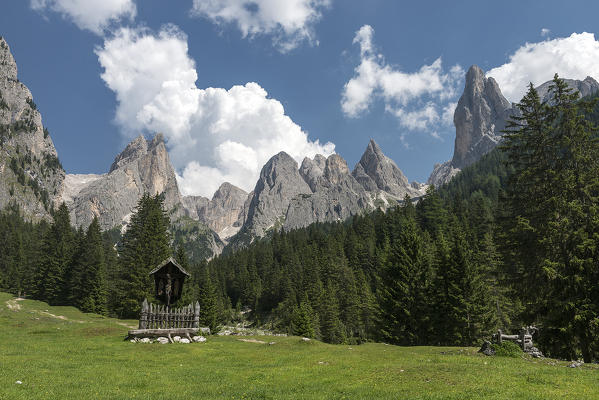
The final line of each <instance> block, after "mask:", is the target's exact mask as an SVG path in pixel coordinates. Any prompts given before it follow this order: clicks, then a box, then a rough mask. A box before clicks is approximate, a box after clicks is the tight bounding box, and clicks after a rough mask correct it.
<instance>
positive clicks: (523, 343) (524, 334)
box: [493, 328, 536, 351]
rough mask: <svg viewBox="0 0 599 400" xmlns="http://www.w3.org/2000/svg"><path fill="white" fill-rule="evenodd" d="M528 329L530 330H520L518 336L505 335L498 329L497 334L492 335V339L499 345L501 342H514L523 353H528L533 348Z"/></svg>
mask: <svg viewBox="0 0 599 400" xmlns="http://www.w3.org/2000/svg"><path fill="white" fill-rule="evenodd" d="M529 329H530V328H522V329H521V330H520V334H518V335H505V334H503V333H502V332H501V329H499V330H498V331H497V333H496V334H494V335H493V338H494V339H495V341H496V342H497V343H499V344H501V342H503V341H504V340H508V341H511V342H514V343H516V344H518V346H520V347H521V348H522V350H523V351H528V350H530V349H532V347H533V344H532V335H531V333H530V331H529ZM535 329H536V328H535Z"/></svg>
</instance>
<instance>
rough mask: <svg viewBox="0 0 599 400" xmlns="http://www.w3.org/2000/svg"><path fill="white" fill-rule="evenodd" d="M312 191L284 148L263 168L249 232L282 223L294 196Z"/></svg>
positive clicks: (258, 232) (258, 233) (260, 232)
mask: <svg viewBox="0 0 599 400" xmlns="http://www.w3.org/2000/svg"><path fill="white" fill-rule="evenodd" d="M311 193H312V190H311V189H310V187H309V186H308V184H307V183H306V181H305V180H304V179H303V178H302V176H301V175H300V173H299V170H298V166H297V162H296V161H295V160H294V159H293V158H292V157H291V156H290V155H289V154H287V153H285V152H280V153H279V154H276V155H275V156H273V157H272V158H271V159H270V160H268V162H267V163H266V164H265V165H264V167H262V171H260V178H259V179H258V182H257V183H256V187H255V189H254V195H253V196H252V200H251V203H250V205H249V210H248V216H247V220H246V223H247V229H248V230H249V232H248V233H249V234H250V235H252V236H257V237H262V236H264V234H265V233H266V231H267V230H268V229H271V228H273V227H276V226H277V225H278V224H279V225H282V223H283V222H284V220H285V216H286V213H287V209H288V207H289V203H290V202H291V199H293V198H294V197H296V196H298V195H300V194H311Z"/></svg>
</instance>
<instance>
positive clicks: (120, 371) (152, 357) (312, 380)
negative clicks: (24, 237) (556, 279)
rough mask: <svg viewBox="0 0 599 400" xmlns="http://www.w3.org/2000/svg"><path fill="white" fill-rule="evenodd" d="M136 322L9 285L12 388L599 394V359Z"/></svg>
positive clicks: (7, 348)
mask: <svg viewBox="0 0 599 400" xmlns="http://www.w3.org/2000/svg"><path fill="white" fill-rule="evenodd" d="M135 324H136V321H122V320H116V319H111V318H104V317H101V316H98V315H94V314H83V313H81V312H79V311H78V310H77V309H75V308H72V307H50V306H48V305H47V304H46V303H42V302H38V301H32V300H18V301H17V300H16V299H15V298H14V297H12V296H11V295H9V294H5V293H0V399H11V400H12V399H375V398H381V399H558V398H575V399H577V400H581V399H592V398H599V367H598V366H596V365H583V366H581V367H579V368H567V367H566V366H567V365H568V364H569V363H567V362H564V361H556V360H550V359H545V360H533V359H527V358H524V357H522V358H506V357H486V356H483V355H480V354H477V353H476V350H477V349H475V348H443V347H397V346H389V345H385V344H364V345H360V346H348V345H328V344H324V343H320V342H317V341H310V342H303V341H302V340H301V339H300V338H298V337H270V336H269V337H243V338H242V337H238V336H228V337H219V336H211V337H208V341H207V342H206V343H194V344H168V345H161V344H158V343H153V344H142V343H130V342H128V341H124V340H123V338H124V336H125V334H126V332H127V330H128V329H129V328H128V327H127V325H130V326H135ZM240 339H243V340H245V341H242V340H240ZM248 340H249V341H248ZM264 342H266V343H264ZM269 342H275V343H274V344H270V345H269V344H268V343H269ZM17 381H20V382H22V383H21V384H18V383H16V382H17Z"/></svg>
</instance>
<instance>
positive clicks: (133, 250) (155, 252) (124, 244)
mask: <svg viewBox="0 0 599 400" xmlns="http://www.w3.org/2000/svg"><path fill="white" fill-rule="evenodd" d="M169 225H170V220H169V217H168V215H167V213H166V211H165V210H164V198H163V196H162V195H155V196H150V195H149V194H147V193H145V194H144V195H143V196H142V197H141V198H140V200H139V202H138V203H137V210H136V212H135V213H134V214H133V215H132V216H131V221H130V222H129V224H128V225H127V231H126V232H125V234H124V235H123V238H122V241H121V245H120V248H119V268H120V274H119V275H120V280H119V281H120V282H119V285H118V286H119V287H118V293H117V302H116V304H115V311H116V313H117V315H119V316H120V317H122V318H137V317H138V316H139V310H140V306H141V302H142V301H143V299H144V298H148V299H149V300H150V301H152V300H153V282H152V281H151V279H150V276H149V275H148V274H149V272H150V271H151V270H152V269H153V268H154V267H156V266H157V265H159V264H160V263H161V262H162V261H164V260H165V259H167V258H168V257H169V256H171V255H172V251H171V248H170V235H169V232H168V227H169Z"/></svg>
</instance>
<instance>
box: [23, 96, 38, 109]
mask: <svg viewBox="0 0 599 400" xmlns="http://www.w3.org/2000/svg"><path fill="white" fill-rule="evenodd" d="M25 101H26V102H27V104H29V107H31V109H32V110H37V104H35V102H34V101H33V99H32V98H30V97H28V98H27V99H25Z"/></svg>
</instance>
